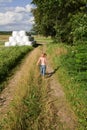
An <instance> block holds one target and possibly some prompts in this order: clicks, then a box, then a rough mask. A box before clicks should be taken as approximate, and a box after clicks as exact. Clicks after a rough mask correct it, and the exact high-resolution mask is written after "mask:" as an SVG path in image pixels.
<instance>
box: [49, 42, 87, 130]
mask: <svg viewBox="0 0 87 130" xmlns="http://www.w3.org/2000/svg"><path fill="white" fill-rule="evenodd" d="M47 48H48V53H49V55H51V57H50V58H51V62H52V65H53V67H54V68H55V66H60V68H59V70H58V71H57V73H56V76H57V78H58V80H59V81H60V83H61V84H62V86H63V88H64V90H65V93H66V97H67V99H68V100H69V102H70V103H71V106H72V109H73V110H74V112H75V113H76V115H77V117H78V123H79V128H78V129H79V130H86V129H87V121H86V120H87V117H86V115H87V111H86V108H87V101H86V99H87V94H86V92H87V83H86V81H82V80H78V79H77V78H76V77H78V76H77V75H78V73H77V72H76V71H75V72H74V71H73V70H72V68H73V67H72V66H71V68H67V67H69V66H70V65H71V63H72V65H73V66H74V67H75V63H74V58H73V56H72V55H71V57H70V51H71V53H72V52H73V47H70V46H66V45H64V44H48V45H47ZM74 50H75V47H74ZM68 54H69V55H68ZM69 59H70V61H69ZM85 60H86V59H85ZM66 62H67V64H68V65H67V64H66ZM70 72H71V73H70Z"/></svg>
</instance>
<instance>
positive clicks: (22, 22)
mask: <svg viewBox="0 0 87 130" xmlns="http://www.w3.org/2000/svg"><path fill="white" fill-rule="evenodd" d="M31 1H32V0H0V31H20V30H25V31H30V30H31V29H32V25H33V24H34V17H33V14H32V13H31V9H32V8H34V5H32V4H31Z"/></svg>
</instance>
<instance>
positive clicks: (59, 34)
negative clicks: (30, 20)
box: [32, 0, 87, 44]
mask: <svg viewBox="0 0 87 130" xmlns="http://www.w3.org/2000/svg"><path fill="white" fill-rule="evenodd" d="M32 3H33V4H35V5H36V6H37V8H35V9H34V10H33V11H32V12H33V15H34V17H35V26H34V30H36V32H37V33H39V34H43V35H44V36H52V37H55V38H56V39H57V40H60V41H62V42H68V43H70V44H72V43H76V42H77V41H86V40H87V7H86V0H68V1H64V0H47V1H46V0H42V1H40V0H32ZM79 43H80V42H79Z"/></svg>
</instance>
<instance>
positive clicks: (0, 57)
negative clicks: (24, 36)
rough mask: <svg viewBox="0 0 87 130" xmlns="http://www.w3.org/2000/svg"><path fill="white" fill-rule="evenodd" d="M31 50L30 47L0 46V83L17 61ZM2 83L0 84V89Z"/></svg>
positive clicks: (0, 88) (0, 89)
mask: <svg viewBox="0 0 87 130" xmlns="http://www.w3.org/2000/svg"><path fill="white" fill-rule="evenodd" d="M31 50H32V47H25V46H23V47H9V48H7V47H1V48H0V83H2V82H3V81H4V80H5V79H6V77H7V76H8V75H9V73H10V72H11V70H12V69H13V68H14V67H15V66H16V65H17V64H18V63H19V61H20V60H21V59H22V58H23V57H24V56H25V55H26V54H27V53H28V52H29V51H31ZM2 89H3V84H0V91H2Z"/></svg>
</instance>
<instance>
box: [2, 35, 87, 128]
mask: <svg viewBox="0 0 87 130" xmlns="http://www.w3.org/2000/svg"><path fill="white" fill-rule="evenodd" d="M35 40H36V41H37V43H38V44H39V45H40V46H38V47H37V48H34V49H33V50H32V52H31V53H30V50H31V49H29V50H28V52H29V53H28V54H27V56H26V57H24V56H23V57H21V58H22V59H23V63H22V64H21V65H20V67H19V69H18V70H17V72H16V71H15V73H14V75H13V76H12V78H11V79H10V80H9V81H8V84H7V86H6V84H5V86H6V89H4V91H2V92H1V97H2V98H1V99H2V102H1V101H0V129H1V130H39V129H40V130H86V128H87V123H86V105H87V102H86V99H87V97H86V85H87V84H86V80H85V78H82V77H83V76H82V77H81V76H79V74H80V73H81V72H80V71H79V72H80V73H78V69H77V68H76V67H77V64H76V66H75V62H74V61H75V58H76V59H78V58H77V54H79V53H74V54H73V51H75V50H79V49H80V47H78V48H77V47H71V46H68V45H64V44H62V43H59V44H57V43H55V42H53V41H52V39H51V38H50V37H48V38H45V37H41V36H35ZM0 49H1V50H2V49H3V50H4V51H1V53H2V55H1V57H3V58H2V59H1V60H0V61H3V63H2V64H6V62H4V60H3V59H5V57H6V56H7V54H8V51H9V50H8V49H11V50H10V52H11V54H10V53H9V58H11V56H12V54H13V56H12V57H15V55H16V57H17V54H19V53H20V52H23V51H24V50H27V49H28V48H25V49H24V47H23V48H20V47H19V48H16V47H13V48H7V49H6V50H5V48H4V47H1V48H0ZM42 51H45V52H46V53H47V59H48V65H47V74H48V75H46V78H45V79H43V78H42V77H41V76H40V74H39V68H38V66H36V63H37V59H38V57H39V56H40V54H41V52H42ZM76 52H81V51H76ZM24 53H25V51H24ZM4 54H6V55H4ZM1 57H0V58H1ZM9 58H6V59H5V61H6V60H7V59H9ZM82 59H83V58H82ZM80 60H81V59H80ZM11 61H12V63H14V62H13V61H14V60H13V58H11ZM15 61H16V60H15ZM76 61H78V60H76ZM7 63H8V64H9V65H11V64H10V62H9V60H8V61H7ZM76 63H77V62H76ZM15 64H17V61H16V62H15ZM73 64H74V66H73ZM79 64H80V62H78V65H79ZM17 65H18V64H17ZM70 65H71V66H70ZM2 66H4V65H2ZM18 66H19V65H18ZM82 66H83V64H82ZM73 67H75V70H74V71H73V69H74V68H73ZM80 67H81V66H80ZM12 68H14V65H13V67H12ZM1 70H3V69H1ZM79 70H80V69H79ZM9 71H10V69H9ZM3 72H5V71H3ZM3 97H4V98H3ZM1 99H0V100H1Z"/></svg>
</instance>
